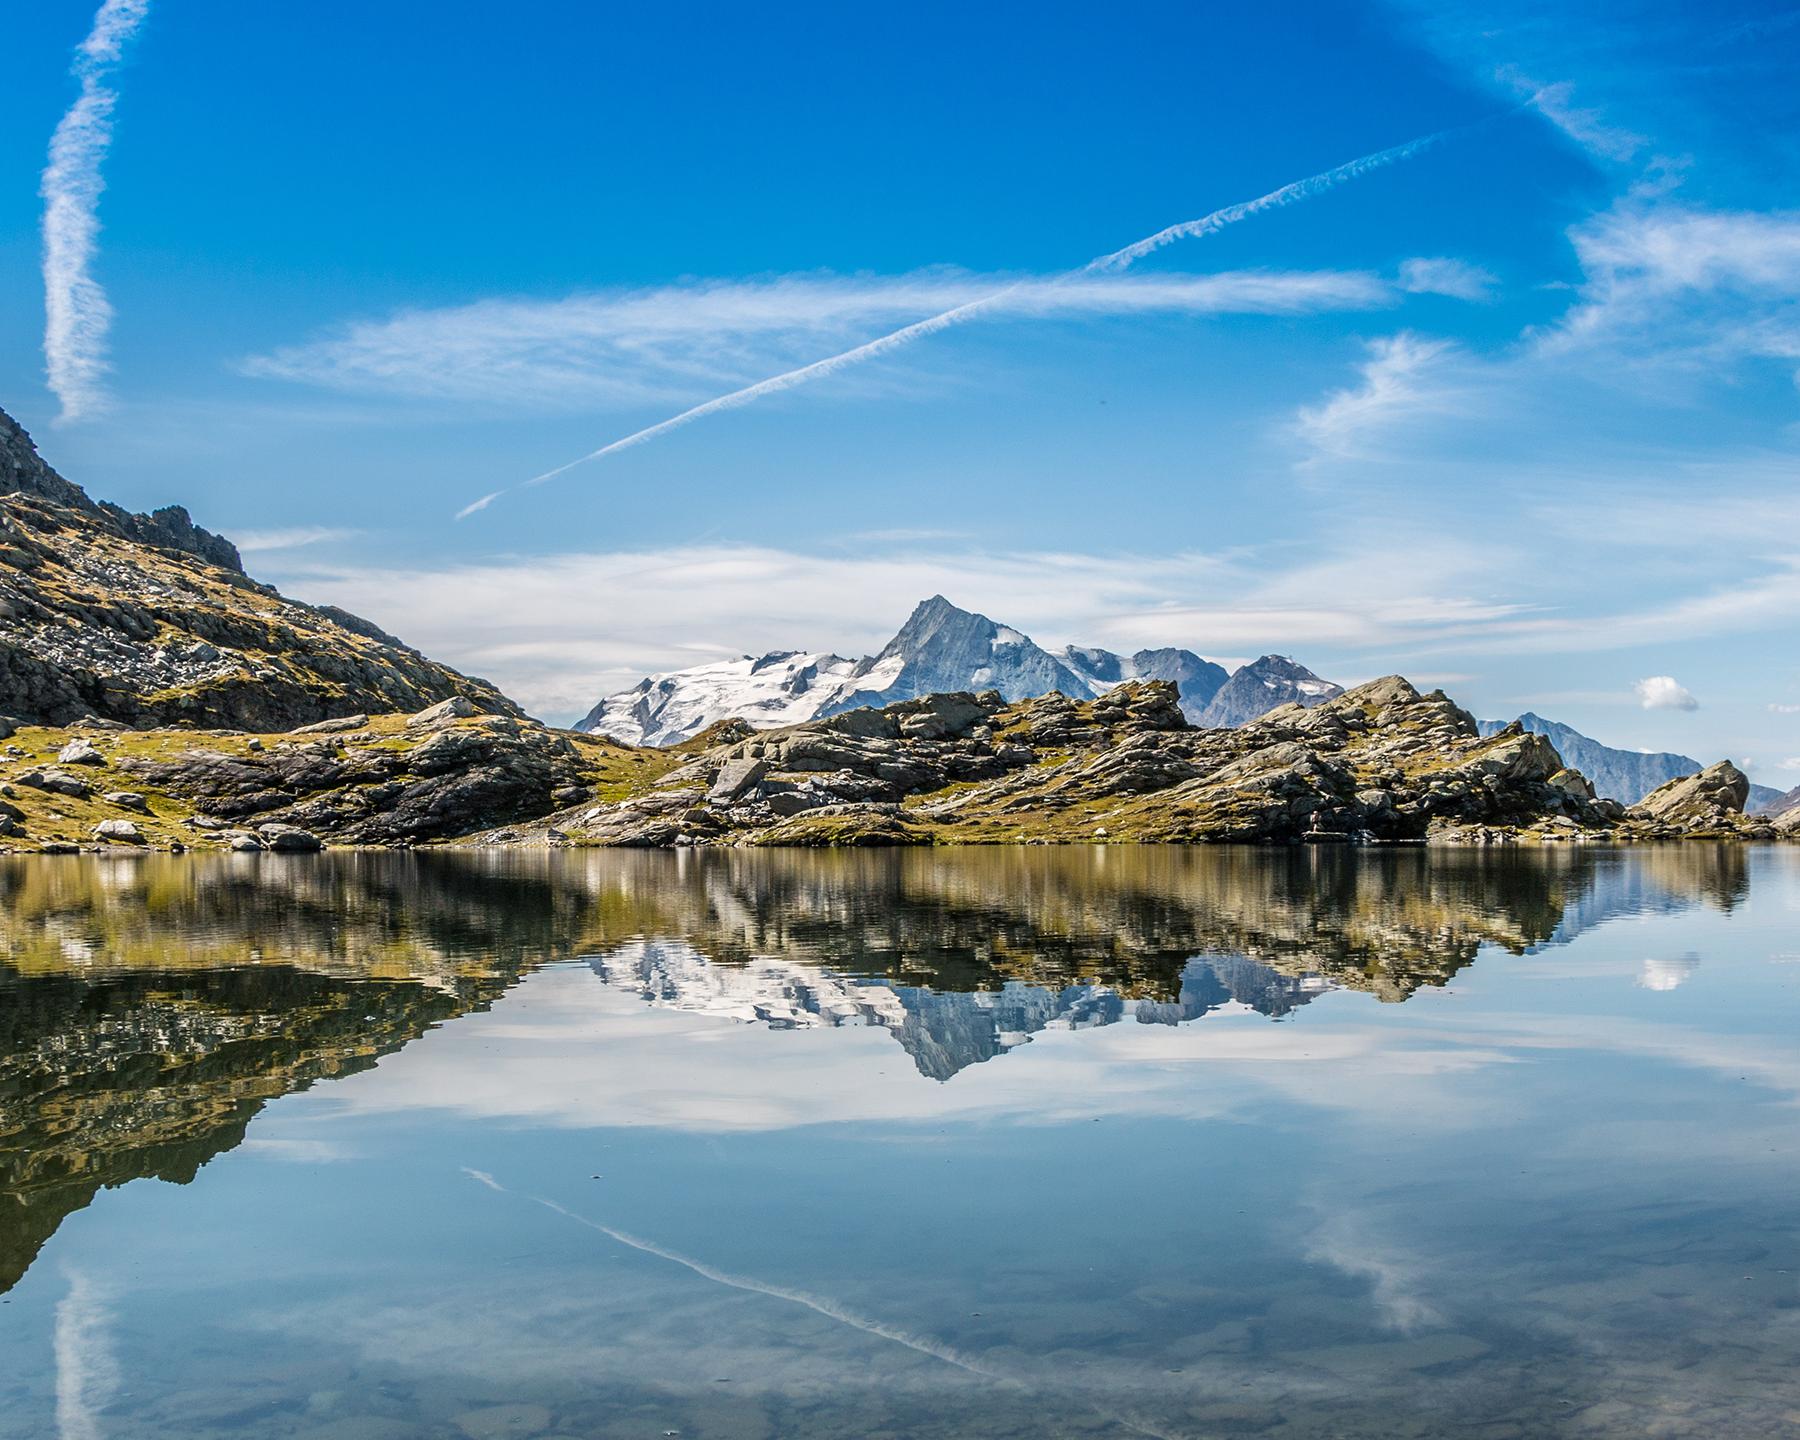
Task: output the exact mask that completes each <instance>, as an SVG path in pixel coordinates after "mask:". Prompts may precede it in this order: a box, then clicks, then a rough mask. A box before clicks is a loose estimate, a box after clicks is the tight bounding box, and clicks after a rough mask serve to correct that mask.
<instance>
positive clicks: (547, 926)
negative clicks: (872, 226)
mask: <svg viewBox="0 0 1800 1440" xmlns="http://www.w3.org/2000/svg"><path fill="white" fill-rule="evenodd" d="M0 934H3V937H4V952H3V958H0V1437H5V1440H12V1437H19V1440H24V1437H56V1440H128V1437H140V1436H142V1437H150V1436H155V1437H181V1440H210V1437H272V1440H288V1437H292V1440H414V1437H419V1440H427V1437H429V1440H530V1437H543V1440H570V1437H619V1440H640V1437H641V1440H654V1437H674V1436H680V1437H685V1440H788V1437H794V1440H802V1437H868V1440H875V1437H1011V1436H1019V1437H1037V1436H1069V1437H1089V1436H1092V1437H1111V1436H1121V1437H1125V1436H1154V1437H1230V1436H1258V1437H1261V1436H1268V1437H1295V1440H1299V1437H1309V1440H1310V1437H1328V1436H1329V1437H1381V1440H1390V1437H1415V1436H1416V1437H1440V1436H1448V1437H1471V1440H1475V1437H1479V1440H1529V1437H1539V1436H1546V1437H1565V1436H1566V1437H1586V1436H1606V1437H1612V1436H1619V1437H1627V1436H1629V1437H1641V1436H1682V1437H1686V1436H1695V1437H1731V1436H1746V1437H1751V1436H1754V1437H1765V1436H1778V1435H1784V1434H1796V1435H1800V1364H1797V1363H1796V1362H1800V847H1785V848H1779V847H1757V846H1742V845H1719V846H1713V845H1706V844H1688V845H1682V846H1675V847H1666V848H1663V847H1643V848H1635V849H1633V848H1611V847H1602V846H1594V847H1543V848H1533V849H1522V848H1517V849H1515V848H1499V847H1497V848H1491V849H1471V850H1462V849H1444V850H1438V849H1430V850H1428V849H1423V848H1419V849H1380V850H1376V849H1355V848H1350V847H1341V846H1340V847H1326V846H1317V847H1296V848H1286V849H1248V848H1228V847H1219V848H1205V847H1197V848H1179V847H1132V846H1102V845H1096V846H1077V847H1068V848H1053V847H1019V848H1009V849H967V850H956V849H938V850H930V849H919V850H886V851H859V852H781V851H751V850H718V851H711V852H707V851H680V852H674V853H669V852H637V851H632V852H627V851H609V850H580V851H576V850H558V851H550V850H535V851H527V850H517V851H501V850H488V851H477V850H465V851H448V850H446V851H415V852H395V853H389V852H373V851H353V850H347V851H334V852H328V853H326V854H324V855H317V856H281V855H260V856H257V855H232V856H217V857H200V856H156V855H137V856H130V857H110V856H109V857H95V856H57V857H30V858H15V859H8V860H5V861H4V862H0Z"/></svg>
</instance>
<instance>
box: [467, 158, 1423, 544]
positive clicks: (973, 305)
mask: <svg viewBox="0 0 1800 1440" xmlns="http://www.w3.org/2000/svg"><path fill="white" fill-rule="evenodd" d="M1447 133H1448V132H1437V133H1434V134H1431V135H1423V136H1420V137H1418V138H1417V139H1413V140H1409V141H1406V142H1405V143H1403V144H1400V145H1395V146H1391V147H1389V148H1388V149H1386V150H1379V151H1376V152H1374V153H1373V154H1369V155H1362V156H1359V157H1357V158H1356V159H1354V160H1350V161H1347V162H1345V163H1344V164H1342V165H1336V166H1333V167H1332V168H1331V169H1329V170H1324V171H1321V172H1319V173H1318V174H1316V175H1308V176H1305V177H1303V178H1301V179H1299V180H1292V181H1289V182H1288V183H1287V184H1285V185H1280V186H1277V187H1276V188H1275V189H1273V190H1271V191H1269V192H1267V193H1266V194H1263V195H1259V196H1257V197H1256V198H1255V199H1252V200H1244V201H1239V202H1237V203H1235V204H1232V205H1225V206H1221V207H1219V208H1218V209H1216V210H1213V211H1210V212H1209V213H1207V214H1205V215H1202V216H1200V217H1199V218H1198V219H1195V220H1183V221H1180V222H1178V223H1177V224H1174V225H1168V226H1165V227H1164V228H1163V229H1161V230H1158V231H1156V232H1155V233H1154V234H1151V235H1148V236H1145V237H1144V238H1143V239H1141V240H1135V241H1133V242H1132V243H1131V244H1129V245H1126V246H1123V247H1122V248H1120V249H1118V250H1112V251H1109V252H1107V253H1106V254H1104V255H1098V256H1095V257H1094V258H1093V259H1092V260H1089V261H1088V262H1087V263H1086V264H1084V265H1080V266H1077V267H1076V268H1075V269H1073V270H1069V271H1066V272H1064V273H1063V274H1062V275H1060V276H1058V277H1056V279H1055V280H1054V281H1053V282H1051V283H1052V284H1054V285H1056V286H1058V287H1060V286H1062V285H1065V284H1070V283H1074V284H1075V285H1076V286H1077V287H1079V285H1080V283H1081V282H1083V281H1085V280H1087V279H1088V278H1089V277H1091V276H1094V275H1099V274H1105V273H1108V272H1113V271H1119V270H1123V269H1126V268H1127V267H1129V266H1131V265H1133V264H1135V263H1136V262H1137V261H1138V260H1140V259H1142V258H1143V257H1144V256H1146V255H1150V254H1153V253H1155V252H1156V251H1158V250H1160V249H1162V248H1163V247H1165V246H1167V245H1172V244H1174V243H1175V242H1176V241H1178V240H1186V239H1198V238H1201V237H1204V236H1207V235H1214V234H1217V233H1218V232H1219V231H1221V230H1224V229H1226V228H1227V227H1229V226H1232V225H1236V224H1238V223H1240V222H1242V221H1244V220H1248V219H1250V218H1251V217H1253V216H1256V215H1260V214H1263V213H1264V212H1265V211H1269V210H1278V209H1283V208H1285V207H1287V206H1289V205H1297V204H1299V203H1301V202H1302V201H1305V200H1309V199H1311V198H1312V197H1314V196H1316V195H1322V194H1325V193H1326V192H1327V191H1330V190H1334V189H1336V188H1337V187H1338V186H1339V185H1342V184H1345V183H1346V182H1348V181H1350V180H1354V179H1356V178H1357V177H1358V176H1360V175H1364V174H1367V173H1369V172H1370V171H1371V170H1379V169H1382V168H1384V167H1386V166H1388V165H1395V164H1398V163H1400V162H1401V161H1404V160H1410V159H1411V158H1412V157H1413V156H1415V155H1418V154H1421V153H1423V152H1424V151H1426V150H1428V149H1430V148H1431V147H1432V146H1434V145H1436V144H1438V143H1440V142H1441V141H1442V140H1444V139H1445V138H1446V137H1447ZM1016 289H1017V287H1016V286H1007V287H1005V288H1004V289H1001V290H998V291H995V292H993V293H992V294H989V295H985V296H982V297H979V298H976V299H973V300H968V301H965V302H964V303H962V304H959V305H953V306H951V307H950V308H949V309H947V310H942V311H940V312H938V313H937V314H935V315H929V316H927V317H926V318H924V319H923V320H915V321H913V322H911V323H910V324H907V325H902V326H901V327H900V328H899V329H898V330H892V331H889V332H888V333H887V334H885V335H880V336H877V337H876V338H875V339H873V340H868V341H864V342H863V343H862V344H860V345H856V346H853V347H852V348H850V349H848V350H844V351H840V352H839V353H838V354H836V355H828V356H826V357H825V358H824V359H822V360H814V361H812V362H810V363H809V364H805V365H800V366H797V367H795V368H794V369H792V370H786V371H783V372H782V373H781V374H779V375H771V376H769V377H768V378H767V379H763V380H758V381H757V382H756V383H755V384H752V385H745V386H743V387H741V388H740V389H737V390H733V391H730V392H729V393H727V394H724V395H718V396H715V397H713V398H712V399H711V400H704V401H702V402H701V403H700V404H698V405H692V406H690V407H688V408H687V409H686V410H683V411H681V412H680V413H678V414H675V415H671V416H670V417H669V418H668V419H666V420H659V421H657V423H656V424H654V425H646V426H645V427H644V428H643V429H641V430H634V431H633V432H632V433H631V434H629V435H625V436H621V437H620V438H619V439H617V440H612V441H609V442H607V443H606V444H605V445H602V446H600V447H599V448H598V449H596V450H590V451H588V453H587V454H585V455H579V456H577V457H576V458H575V459H573V460H571V461H569V462H568V463H567V464H564V465H558V466H556V467H555V468H554V469H551V470H546V471H543V472H542V473H541V474H538V475H534V476H532V477H531V478H530V479H529V480H524V481H520V482H519V483H518V484H516V485H509V486H504V487H502V488H501V489H498V490H491V491H489V492H488V493H487V494H486V495H483V496H481V497H480V498H479V499H477V500H474V501H471V502H470V503H469V504H467V505H465V506H463V507H462V509H460V510H458V511H457V512H456V518H457V519H458V520H463V519H466V518H467V517H469V516H470V515H474V514H476V513H478V512H480V511H482V510H485V509H487V507H488V506H490V505H492V504H493V503H494V502H495V501H496V500H498V499H500V497H501V496H503V495H506V494H509V493H511V492H512V491H514V490H524V489H529V488H531V487H532V486H537V485H542V484H544V483H545V482H546V481H549V480H554V479H556V478H557V477H558V476H560V475H566V474H567V473H568V472H569V471H571V470H573V469H575V468H576V467H577V466H581V465H586V464H588V463H589V462H590V461H594V460H599V459H602V458H603V457H605V456H607V455H612V454H616V453H617V452H619V451H621V450H628V449H631V448H633V447H635V446H638V445H643V444H646V443H648V442H649V441H651V440H655V439H657V438H658V437H660V436H663V435H667V434H670V433H671V432H673V431H675V430H679V429H681V428H682V427H683V426H686V425H690V424H692V423H693V422H694V421H696V420H700V419H703V418H704V417H706V416H708V415H714V414H718V413H719V412H721V411H725V410H736V409H739V408H741V407H743V406H745V405H749V404H752V403H754V402H755V401H757V400H760V399H761V398H762V397H764V396H765V395H774V394H779V393H781V392H783V391H787V390H792V389H794V388H795V387H796V386H800V385H807V384H810V383H812V382H813V381H815V380H821V379H824V378H826V377H828V376H832V375H836V374H838V373H840V372H841V371H843V370H846V369H848V368H850V367H851V366H855V365H861V364H864V363H865V362H867V361H870V360H874V359H877V358H879V357H882V356H886V355H889V354H891V353H893V352H894V351H896V350H898V349H901V348H902V347H904V346H907V345H910V344H912V342H913V341H915V340H920V339H923V338H925V337H926V336H929V335H936V334H939V333H941V332H942V331H945V330H948V329H950V328H951V327H952V326H956V325H961V324H963V323H965V322H966V321H969V320H972V319H974V318H976V317H977V316H986V315H989V314H992V313H994V312H995V311H997V310H1001V309H1003V308H1004V307H1005V306H1006V305H1007V304H1008V302H1009V301H1010V299H1011V297H1012V295H1013V293H1014V291H1015V290H1016Z"/></svg>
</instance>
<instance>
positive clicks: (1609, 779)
mask: <svg viewBox="0 0 1800 1440" xmlns="http://www.w3.org/2000/svg"><path fill="white" fill-rule="evenodd" d="M1480 724H1481V733H1482V734H1483V735H1497V734H1499V733H1500V732H1501V731H1502V730H1504V729H1505V728H1506V727H1507V725H1509V724H1513V725H1521V726H1523V727H1524V728H1525V729H1527V730H1530V731H1533V732H1535V733H1536V734H1539V735H1543V736H1545V737H1546V738H1548V739H1549V741H1550V743H1551V744H1553V745H1555V746H1556V753H1557V754H1559V755H1561V756H1562V757H1563V759H1565V760H1566V761H1568V762H1569V764H1570V765H1571V766H1573V767H1574V768H1575V769H1577V770H1579V771H1580V772H1581V773H1582V774H1583V775H1585V776H1587V778H1588V779H1589V780H1590V781H1591V782H1592V783H1593V786H1594V791H1595V793H1596V794H1598V795H1601V796H1603V797H1605V798H1606V799H1608V800H1617V801H1618V802H1619V803H1620V804H1621V805H1635V804H1637V802H1638V801H1640V800H1642V799H1643V798H1644V797H1645V796H1646V795H1648V794H1649V793H1650V792H1651V791H1652V790H1654V789H1656V788H1657V786H1659V785H1665V784H1667V783H1668V782H1669V781H1671V780H1675V779H1679V778H1680V777H1681V776H1683V775H1693V774H1696V773H1698V772H1699V771H1700V770H1701V769H1702V768H1703V767H1702V766H1701V764H1700V762H1699V761H1698V760H1695V759H1693V758H1691V757H1690V756H1687V755H1676V754H1673V753H1671V752H1669V751H1655V752H1650V751H1641V750H1619V749H1615V748H1614V747H1613V746H1611V745H1602V744H1601V743H1600V742H1599V741H1598V740H1595V739H1594V738H1592V737H1591V736H1588V735H1583V734H1582V733H1581V732H1580V731H1579V730H1577V729H1575V728H1574V727H1572V726H1569V725H1564V724H1562V723H1561V722H1559V721H1556V720H1546V719H1545V718H1544V717H1543V716H1542V715H1535V714H1533V713H1532V712H1531V711H1529V710H1527V711H1526V712H1525V713H1524V714H1523V715H1521V716H1519V718H1518V719H1517V720H1513V721H1505V720H1483V721H1481V722H1480Z"/></svg>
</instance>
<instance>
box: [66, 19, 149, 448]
mask: <svg viewBox="0 0 1800 1440" xmlns="http://www.w3.org/2000/svg"><path fill="white" fill-rule="evenodd" d="M149 13H150V0H106V3H105V4H103V5H102V6H101V7H100V9H99V10H98V12H96V14H95V16H94V24H93V28H92V29H90V30H89V31H88V35H87V38H86V39H85V40H83V41H82V42H81V44H80V45H79V46H77V47H76V50H75V63H74V66H73V70H74V74H75V77H76V78H77V79H78V80H79V81H80V82H81V94H80V95H79V96H78V97H77V99H76V101H75V103H74V104H73V105H72V106H70V107H69V109H68V111H67V112H66V113H65V114H64V115H63V117H62V119H61V120H60V121H59V122H58V123H57V126H56V130H55V133H54V134H52V135H51V137H50V158H49V163H48V164H47V165H46V166H45V168H44V173H43V176H42V179H41V181H40V184H39V191H40V193H41V194H42V196H43V200H44V219H43V245H44V254H43V272H44V364H45V369H46V372H47V376H48V380H49V385H50V389H51V391H52V393H54V394H55V396H56V398H57V401H58V403H59V404H60V406H61V414H60V416H59V417H58V418H59V419H60V420H62V421H70V420H78V419H81V418H82V417H83V416H85V415H90V414H92V413H94V412H95V411H97V410H99V409H101V408H102V407H103V406H104V404H105V401H106V394H105V388H104V381H105V376H106V369H107V366H106V337H107V332H108V331H109V330H110V328H111V326H112V306H111V304H109V303H108V301H107V298H106V292H105V291H104V290H103V289H101V287H100V284H99V282H98V281H97V280H95V279H94V277H93V274H92V264H93V259H94V252H95V248H96V245H97V242H98V239H99V235H100V193H101V191H102V190H103V189H104V188H105V182H104V180H103V178H102V176H101V166H102V164H103V163H104V161H105V159H106V153H107V151H108V149H109V148H110V147H111V145H112V133H113V108H114V106H115V104H116V103H117V100H118V96H117V93H116V92H115V91H114V90H113V89H112V87H111V86H110V85H109V84H108V83H107V81H108V80H109V78H110V77H111V75H112V72H113V71H114V69H116V68H117V66H118V64H119V62H120V61H121V60H122V59H123V58H124V54H125V47H126V45H127V44H128V43H129V42H130V40H131V38H132V37H133V36H134V35H135V34H136V33H137V31H138V28H139V27H140V26H141V25H142V24H143V23H144V20H145V18H146V17H147V16H148V15H149Z"/></svg>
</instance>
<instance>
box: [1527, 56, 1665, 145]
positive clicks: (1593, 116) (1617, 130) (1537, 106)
mask: <svg viewBox="0 0 1800 1440" xmlns="http://www.w3.org/2000/svg"><path fill="white" fill-rule="evenodd" d="M1497 75H1498V78H1499V79H1500V81H1501V82H1502V83H1503V84H1506V85H1508V86H1510V87H1511V88H1512V90H1513V91H1514V93H1516V94H1518V95H1521V96H1522V97H1524V100H1525V103H1526V104H1527V105H1529V106H1531V108H1532V109H1533V110H1536V111H1537V112H1538V114H1540V115H1542V116H1543V117H1544V118H1545V119H1546V120H1548V121H1549V122H1550V123H1551V124H1552V125H1554V126H1555V127H1556V128H1557V129H1558V130H1560V131H1562V132H1563V134H1565V135H1567V136H1568V137H1569V138H1570V139H1571V140H1573V141H1574V142H1575V143H1576V144H1577V145H1579V146H1581V148H1582V149H1584V150H1586V151H1588V152H1590V153H1591V154H1594V155H1598V156H1600V157H1601V158H1602V159H1604V160H1612V161H1617V162H1619V163H1621V164H1622V163H1624V162H1626V161H1629V160H1633V159H1635V158H1636V157H1637V156H1638V155H1639V154H1640V153H1641V152H1642V151H1643V148H1644V146H1645V145H1647V144H1648V143H1649V141H1648V140H1646V139H1645V137H1644V136H1642V135H1639V134H1638V133H1637V132H1636V131H1633V130H1627V129H1626V128H1625V127H1624V126H1622V125H1617V124H1614V123H1613V122H1611V121H1609V120H1608V119H1607V118H1606V115H1605V113H1604V112H1603V111H1601V110H1600V109H1598V108H1596V107H1594V106H1590V105H1578V104H1576V103H1575V87H1574V85H1572V84H1571V83H1570V82H1568V81H1566V80H1559V81H1556V82H1554V83H1552V84H1548V85H1540V84H1538V83H1537V82H1536V81H1534V80H1532V79H1531V78H1530V77H1528V76H1526V75H1524V74H1522V73H1520V72H1519V71H1518V70H1516V69H1514V68H1513V67H1511V66H1502V67H1500V69H1499V71H1498V72H1497Z"/></svg>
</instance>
